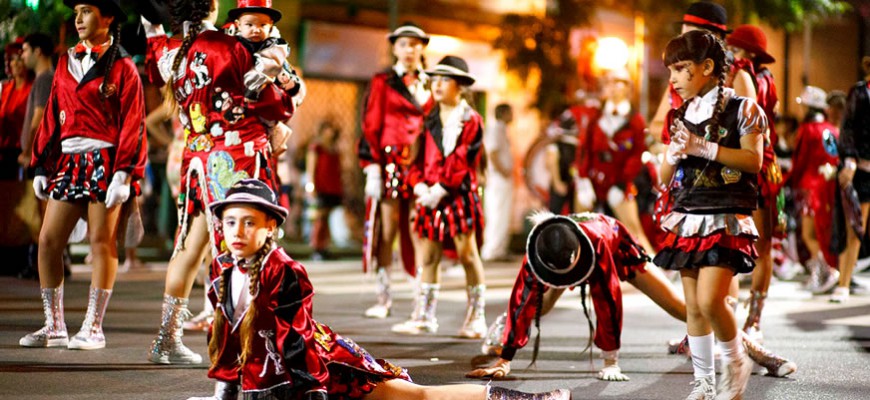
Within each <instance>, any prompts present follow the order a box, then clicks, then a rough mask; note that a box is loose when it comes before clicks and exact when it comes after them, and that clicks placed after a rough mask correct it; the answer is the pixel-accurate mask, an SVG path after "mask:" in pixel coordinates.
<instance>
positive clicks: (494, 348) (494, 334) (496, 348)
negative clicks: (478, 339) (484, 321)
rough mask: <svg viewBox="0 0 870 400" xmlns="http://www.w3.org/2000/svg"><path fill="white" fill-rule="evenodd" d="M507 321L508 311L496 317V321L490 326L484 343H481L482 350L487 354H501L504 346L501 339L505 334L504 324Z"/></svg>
mask: <svg viewBox="0 0 870 400" xmlns="http://www.w3.org/2000/svg"><path fill="white" fill-rule="evenodd" d="M506 323H507V313H502V314H501V315H499V316H498V318H496V319H495V322H493V323H492V325H490V326H489V330H487V331H486V336H484V337H483V344H482V345H480V352H481V353H483V355H486V356H500V355H501V349H502V347H503V345H502V342H501V339H502V336H504V326H505V324H506Z"/></svg>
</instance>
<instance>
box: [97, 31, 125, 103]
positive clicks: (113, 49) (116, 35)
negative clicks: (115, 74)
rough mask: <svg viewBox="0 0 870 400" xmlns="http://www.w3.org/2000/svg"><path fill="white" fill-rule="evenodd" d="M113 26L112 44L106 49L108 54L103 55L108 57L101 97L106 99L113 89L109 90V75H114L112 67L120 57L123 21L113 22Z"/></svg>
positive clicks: (101, 85)
mask: <svg viewBox="0 0 870 400" xmlns="http://www.w3.org/2000/svg"><path fill="white" fill-rule="evenodd" d="M112 25H113V27H112V28H110V29H111V30H112V45H111V46H109V49H108V50H106V54H105V55H104V56H103V57H108V58H107V59H106V62H107V63H106V73H105V75H103V83H101V84H100V98H102V99H103V100H106V99H107V98H108V97H109V95H111V94H112V92H113V91H109V89H108V87H110V86H111V85H109V84H108V83H109V77H110V76H112V69H113V68H114V67H115V60H116V59H117V58H118V54H119V53H120V52H121V50H120V49H121V23H120V22H112Z"/></svg>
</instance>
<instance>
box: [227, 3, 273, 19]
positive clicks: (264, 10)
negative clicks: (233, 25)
mask: <svg viewBox="0 0 870 400" xmlns="http://www.w3.org/2000/svg"><path fill="white" fill-rule="evenodd" d="M236 6H237V7H236V8H234V9H232V10H230V11H229V12H228V13H227V16H228V17H229V18H230V19H231V20H236V19H239V17H240V16H241V15H242V14H244V13H260V14H266V15H268V16H269V17H270V18H272V22H273V23H275V22H278V21H280V20H281V16H282V15H281V11H278V10H276V9H274V8H272V0H237V2H236Z"/></svg>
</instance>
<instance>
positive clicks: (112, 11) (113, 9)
mask: <svg viewBox="0 0 870 400" xmlns="http://www.w3.org/2000/svg"><path fill="white" fill-rule="evenodd" d="M63 4H64V5H65V6H67V7H69V8H75V7H76V6H77V5H79V4H90V5H92V6H96V7H98V8H99V9H100V12H101V13H102V14H109V15H111V16H114V17H115V21H114V22H116V23H122V22H124V21H123V20H125V19H127V13H125V12H124V10H122V9H121V5H120V4H116V3H115V2H113V1H106V0H63Z"/></svg>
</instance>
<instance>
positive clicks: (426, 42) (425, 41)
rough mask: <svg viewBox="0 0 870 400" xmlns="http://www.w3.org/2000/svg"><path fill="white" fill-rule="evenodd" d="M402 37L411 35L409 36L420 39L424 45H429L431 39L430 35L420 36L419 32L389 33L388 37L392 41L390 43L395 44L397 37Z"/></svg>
mask: <svg viewBox="0 0 870 400" xmlns="http://www.w3.org/2000/svg"><path fill="white" fill-rule="evenodd" d="M400 37H409V38H415V39H420V41H421V42H423V46H428V45H429V39H431V38H430V37H429V36H420V35H419V34H417V33H415V32H401V33H391V34H389V35H387V39H388V40H389V41H390V44H395V43H396V39H398V38H400Z"/></svg>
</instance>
